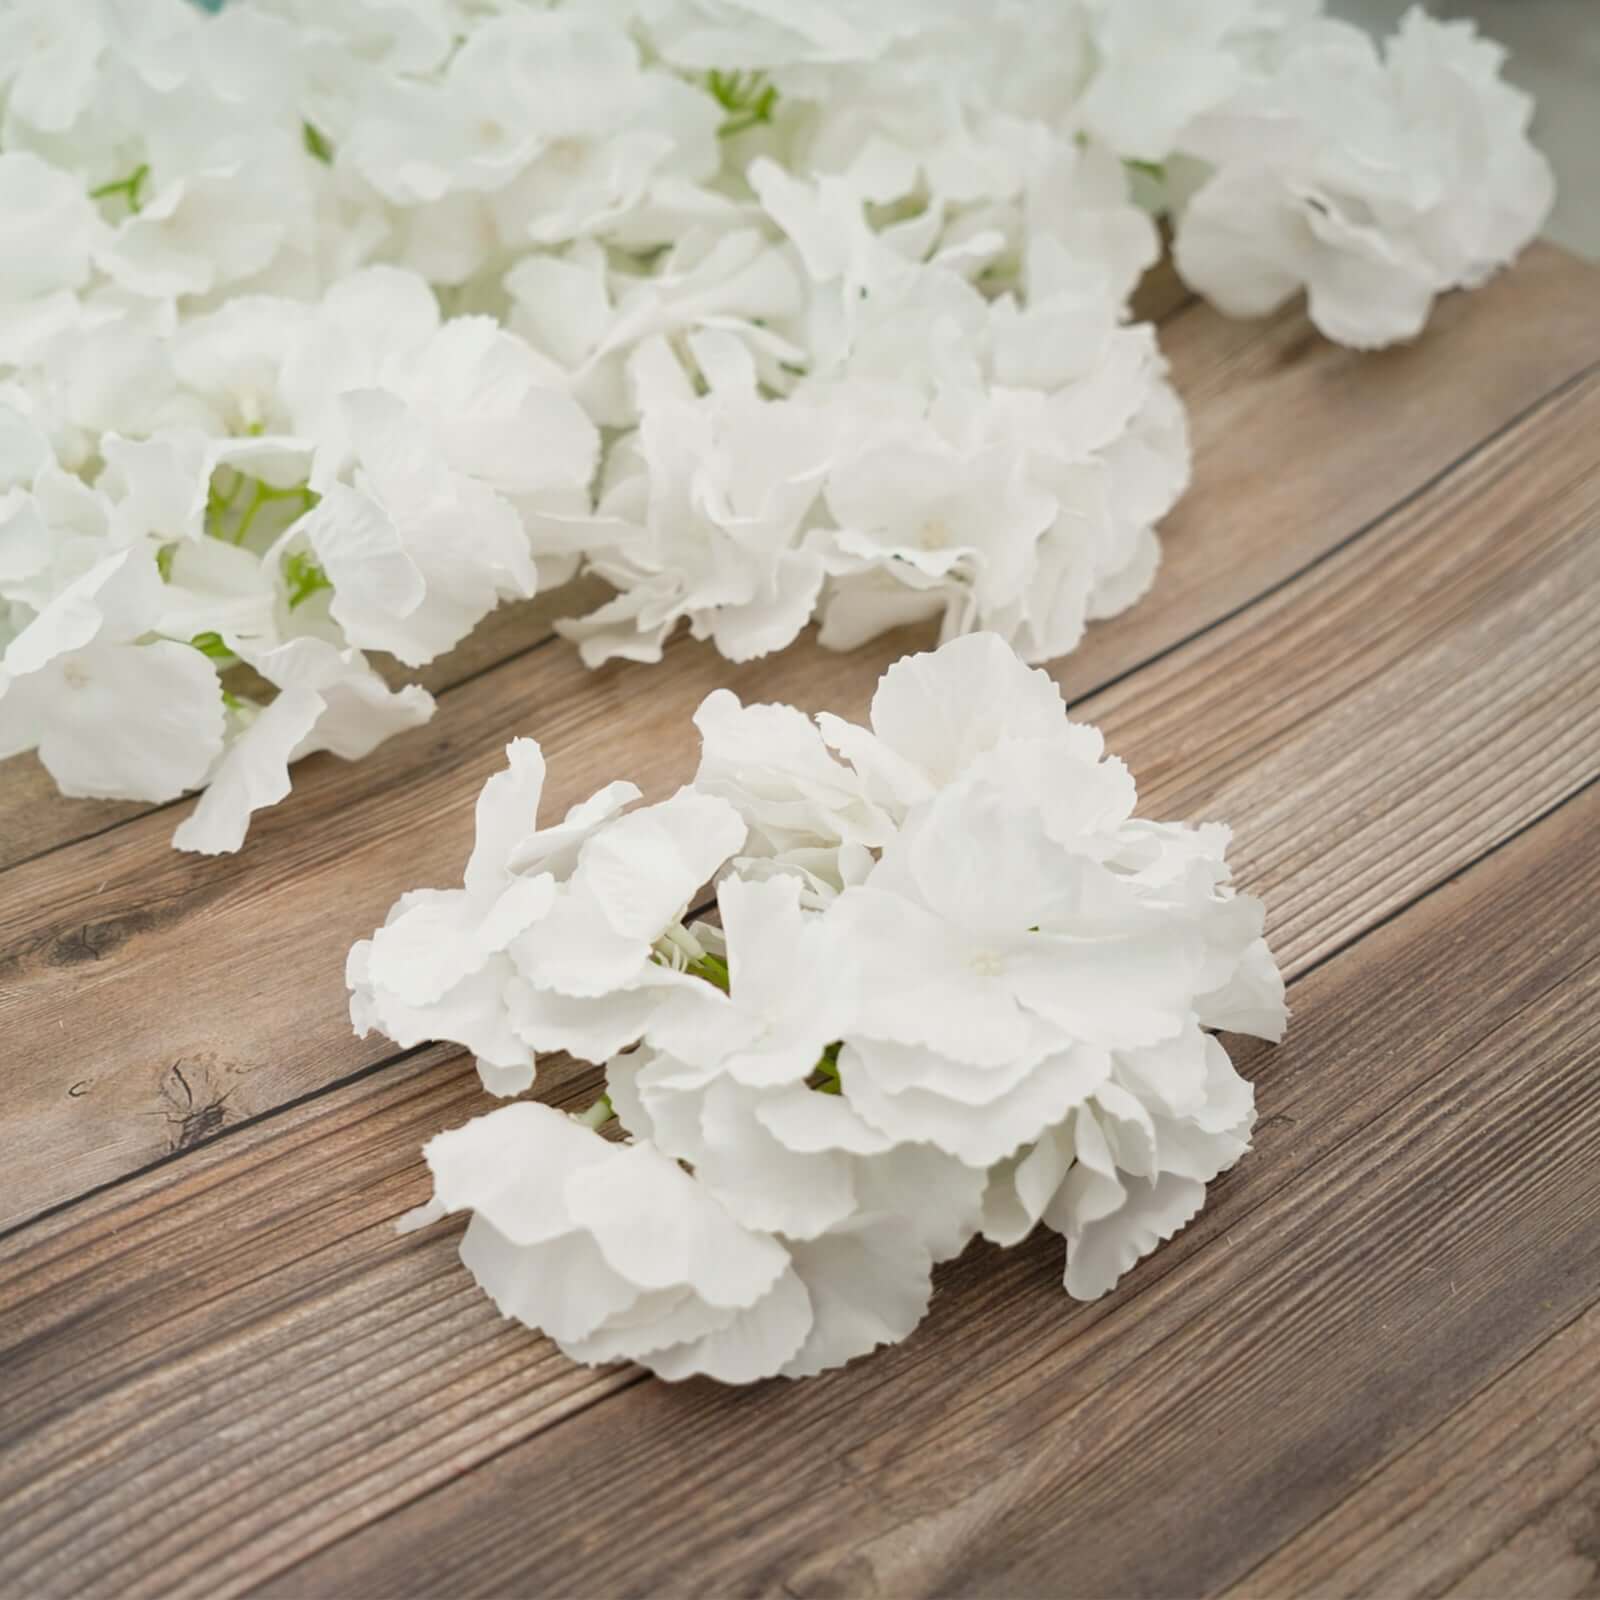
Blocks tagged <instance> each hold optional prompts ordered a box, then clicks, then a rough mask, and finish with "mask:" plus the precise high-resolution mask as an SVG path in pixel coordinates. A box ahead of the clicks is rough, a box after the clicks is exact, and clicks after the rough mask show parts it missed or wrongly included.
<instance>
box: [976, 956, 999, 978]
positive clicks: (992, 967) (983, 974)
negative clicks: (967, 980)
mask: <svg viewBox="0 0 1600 1600" xmlns="http://www.w3.org/2000/svg"><path fill="white" fill-rule="evenodd" d="M972 970H973V972H974V973H975V974H976V975H977V976H978V977H980V978H998V977H999V976H1000V974H1001V973H1002V972H1004V971H1005V970H1006V958H1005V957H1004V956H1003V955H1000V954H999V953H998V952H996V951H994V950H979V951H978V952H977V953H976V954H975V955H974V956H973V958H972Z"/></svg>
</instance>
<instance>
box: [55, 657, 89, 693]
mask: <svg viewBox="0 0 1600 1600" xmlns="http://www.w3.org/2000/svg"><path fill="white" fill-rule="evenodd" d="M61 679H62V682H63V683H65V684H66V686H67V687H68V688H69V689H87V688H88V687H89V674H88V673H87V672H85V671H84V669H83V667H82V665H81V664H80V663H79V662H76V661H68V662H66V663H65V664H64V665H63V666H62V668H61Z"/></svg>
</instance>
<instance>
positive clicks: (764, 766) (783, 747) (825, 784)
mask: <svg viewBox="0 0 1600 1600" xmlns="http://www.w3.org/2000/svg"><path fill="white" fill-rule="evenodd" d="M694 722H695V727H696V728H698V729H699V730H700V766H699V769H698V770H697V771H696V773H695V779H694V784H695V787H696V788H697V789H699V790H701V791H703V792H704V793H706V794H714V795H718V796H720V797H721V798H722V799H724V800H726V801H728V802H729V804H731V805H732V806H733V807H734V808H735V809H736V810H737V811H738V813H739V815H740V816H741V817H743V818H744V820H745V824H746V826H747V827H748V829H749V834H748V836H747V838H746V840H745V853H744V854H743V855H742V856H740V857H739V859H738V860H737V861H736V862H735V866H736V867H737V869H738V870H739V871H740V872H741V873H744V874H747V875H749V874H757V875H759V874H760V873H762V872H763V871H764V870H768V869H770V870H773V871H784V872H794V873H797V874H799V875H801V877H802V879H803V881H804V882H805V883H806V885H807V887H808V888H809V889H810V890H811V892H812V893H813V894H819V895H822V896H825V897H827V896H831V894H832V893H834V892H836V891H837V890H839V889H842V888H843V887H844V885H845V883H846V882H850V881H853V880H857V879H859V878H860V877H862V876H863V875H864V874H865V873H866V871H867V870H868V869H869V868H870V866H871V862H872V856H871V852H872V851H873V850H875V849H877V848H879V847H881V846H883V845H885V844H887V843H888V842H889V840H890V838H891V837H892V836H893V833H894V824H893V822H892V821H891V820H890V818H889V816H888V815H887V814H886V813H885V811H884V810H883V809H882V808H881V807H880V806H878V805H877V804H875V803H874V802H873V800H872V799H870V798H869V797H868V794H867V791H866V786H865V780H864V779H863V777H862V776H861V774H859V773H857V772H856V771H855V770H854V769H853V768H851V767H848V766H846V765H844V764H843V763H841V762H840V761H839V760H837V759H836V758H835V757H834V756H833V755H832V754H831V753H830V752H829V750H828V747H827V744H826V742H825V741H824V739H823V737H822V734H821V732H820V730H819V729H818V728H817V725H816V724H815V723H814V722H813V721H812V720H811V719H810V718H809V717H807V716H805V715H804V714H802V713H801V712H799V711H796V710H795V708H794V707H793V706H784V705H754V706H744V705H741V704H740V703H739V699H738V696H737V695H735V694H734V693H733V691H732V690H731V689H717V690H714V691H713V692H712V693H711V694H709V695H707V696H706V698H705V700H704V701H702V702H701V705H700V709H699V710H698V711H696V712H695V716H694Z"/></svg>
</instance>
